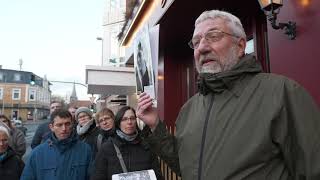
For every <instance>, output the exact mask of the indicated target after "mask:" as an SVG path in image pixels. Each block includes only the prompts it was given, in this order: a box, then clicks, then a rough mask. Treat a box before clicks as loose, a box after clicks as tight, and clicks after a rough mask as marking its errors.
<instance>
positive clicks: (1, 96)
mask: <svg viewBox="0 0 320 180" xmlns="http://www.w3.org/2000/svg"><path fill="white" fill-rule="evenodd" d="M0 99H3V88H0Z"/></svg>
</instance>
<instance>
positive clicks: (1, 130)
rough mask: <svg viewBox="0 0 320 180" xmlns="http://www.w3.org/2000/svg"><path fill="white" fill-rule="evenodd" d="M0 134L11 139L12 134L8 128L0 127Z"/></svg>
mask: <svg viewBox="0 0 320 180" xmlns="http://www.w3.org/2000/svg"><path fill="white" fill-rule="evenodd" d="M0 132H4V133H6V134H7V136H8V138H9V139H10V133H9V130H8V129H7V128H6V127H4V126H0Z"/></svg>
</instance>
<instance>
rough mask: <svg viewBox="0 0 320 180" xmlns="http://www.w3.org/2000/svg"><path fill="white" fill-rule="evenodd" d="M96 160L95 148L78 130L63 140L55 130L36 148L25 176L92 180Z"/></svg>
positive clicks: (26, 178) (29, 179)
mask: <svg viewBox="0 0 320 180" xmlns="http://www.w3.org/2000/svg"><path fill="white" fill-rule="evenodd" d="M92 163H93V159H92V150H91V148H90V147H89V145H88V144H86V143H83V142H81V141H80V140H79V139H78V136H76V135H75V133H74V134H72V135H71V137H69V138H67V139H65V140H60V141H59V140H58V139H57V138H56V137H55V135H54V134H52V133H51V135H50V137H49V139H47V140H46V141H45V142H44V143H42V144H41V145H39V146H37V147H36V148H35V149H34V150H33V151H32V153H31V155H30V158H29V160H28V162H27V164H26V167H25V168H24V170H23V173H22V176H21V180H35V179H37V180H88V179H89V178H90V175H91V171H92Z"/></svg>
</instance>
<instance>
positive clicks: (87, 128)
mask: <svg viewBox="0 0 320 180" xmlns="http://www.w3.org/2000/svg"><path fill="white" fill-rule="evenodd" d="M75 118H76V120H77V122H78V125H77V127H76V130H77V134H78V136H79V138H80V140H81V141H83V142H85V143H87V144H89V145H90V147H91V149H92V152H93V157H95V154H96V152H97V151H98V150H97V136H98V134H99V129H98V128H97V126H96V123H95V121H94V119H93V117H92V112H91V110H90V109H89V108H87V107H80V108H78V109H77V111H76V113H75Z"/></svg>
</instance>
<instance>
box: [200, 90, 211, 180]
mask: <svg viewBox="0 0 320 180" xmlns="http://www.w3.org/2000/svg"><path fill="white" fill-rule="evenodd" d="M213 101H214V95H212V100H211V102H210V106H209V109H208V112H207V114H206V119H205V121H204V126H203V131H202V138H201V147H200V159H199V168H198V180H201V176H202V158H203V149H204V145H205V141H206V134H207V124H208V121H209V116H210V112H211V109H212V106H213Z"/></svg>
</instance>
